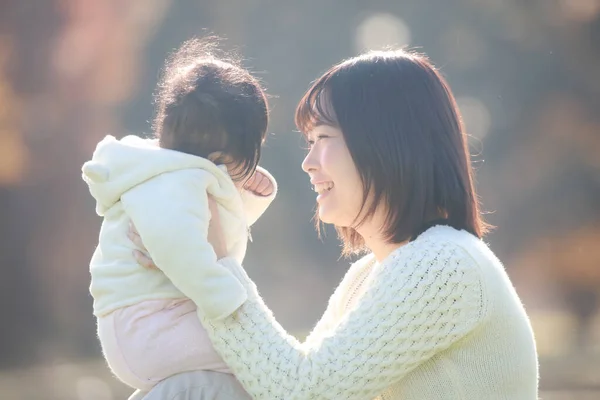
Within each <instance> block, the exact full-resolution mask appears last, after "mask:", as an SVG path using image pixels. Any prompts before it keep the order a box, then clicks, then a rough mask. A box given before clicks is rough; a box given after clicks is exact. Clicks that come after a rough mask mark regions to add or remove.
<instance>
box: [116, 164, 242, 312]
mask: <svg viewBox="0 0 600 400" xmlns="http://www.w3.org/2000/svg"><path fill="white" fill-rule="evenodd" d="M216 184H218V183H217V181H216V178H215V177H214V176H213V175H212V174H210V173H208V172H206V171H203V170H201V169H187V170H181V171H175V172H170V173H165V174H162V175H159V176H157V177H155V178H153V179H151V180H149V181H146V182H144V183H142V184H141V185H138V186H136V187H135V188H133V189H131V190H129V191H128V192H126V193H125V194H124V195H123V196H121V201H122V203H123V207H124V209H125V212H126V213H127V215H128V216H129V217H130V218H131V220H132V222H133V224H134V225H135V227H136V228H137V231H138V233H139V235H140V237H141V238H142V240H143V242H144V244H145V245H146V248H147V251H148V253H149V254H150V256H151V257H152V259H154V261H155V263H156V265H157V266H158V268H160V269H161V270H162V271H163V273H164V274H165V275H166V276H167V277H168V278H169V279H170V280H171V282H173V284H174V285H175V286H176V287H177V288H178V289H179V290H181V292H182V293H183V294H184V295H185V296H187V297H188V298H190V299H191V300H192V301H194V303H196V304H197V305H199V304H202V311H203V312H205V313H207V315H212V316H214V317H215V318H217V319H221V318H225V317H227V316H229V315H230V314H231V313H233V312H234V311H235V310H236V309H237V308H238V307H239V306H240V305H242V304H243V303H244V302H245V301H246V299H247V293H246V290H245V288H244V287H243V286H242V284H241V283H240V282H239V281H238V279H237V278H236V277H235V276H234V275H233V274H231V273H230V272H229V271H228V270H226V269H225V268H223V267H222V266H221V265H220V264H219V263H218V262H217V256H216V254H215V252H214V250H213V247H212V246H211V245H210V243H209V242H208V240H207V235H208V223H209V221H210V211H209V207H208V195H207V193H208V192H207V188H208V187H209V186H210V185H216ZM232 190H234V189H233V187H232ZM192 277H193V279H192ZM198 296H201V297H202V298H210V299H211V301H210V302H209V303H208V304H205V303H204V302H203V303H199V302H198V301H196V300H197V299H196V297H198Z"/></svg>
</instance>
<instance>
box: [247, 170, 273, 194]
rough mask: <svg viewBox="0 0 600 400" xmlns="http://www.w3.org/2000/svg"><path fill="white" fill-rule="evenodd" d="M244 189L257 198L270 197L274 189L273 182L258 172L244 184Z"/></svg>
mask: <svg viewBox="0 0 600 400" xmlns="http://www.w3.org/2000/svg"><path fill="white" fill-rule="evenodd" d="M244 189H245V190H247V191H249V192H252V193H254V194H255V195H257V196H270V195H271V194H272V193H273V190H274V187H273V184H272V183H271V180H270V179H269V178H267V176H266V175H265V174H263V173H262V172H260V171H259V170H256V171H255V172H254V174H252V176H251V177H250V178H249V179H248V180H247V181H246V183H244Z"/></svg>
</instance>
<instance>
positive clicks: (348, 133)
mask: <svg viewBox="0 0 600 400" xmlns="http://www.w3.org/2000/svg"><path fill="white" fill-rule="evenodd" d="M323 124H325V125H330V126H333V127H336V128H339V129H340V130H341V131H342V133H343V136H344V140H345V141H346V144H347V146H348V149H349V151H350V154H351V156H352V159H353V160H354V163H355V165H356V168H357V170H358V172H359V174H360V177H361V180H362V184H363V189H364V190H363V193H364V196H363V203H362V209H361V212H360V213H359V216H360V218H359V219H357V221H355V224H354V226H357V225H358V224H360V223H362V222H364V221H365V220H366V219H368V218H369V217H371V216H372V215H373V214H374V212H375V209H376V208H377V206H378V205H379V204H381V203H382V202H384V203H385V204H387V218H386V219H385V220H386V224H385V226H384V227H383V229H384V233H385V236H386V238H387V239H388V240H389V241H390V242H391V243H401V242H404V241H407V240H411V239H414V238H415V236H416V235H418V234H419V233H420V232H421V231H422V230H423V227H425V226H427V224H429V223H431V222H432V221H435V220H438V219H444V220H445V223H446V224H447V225H450V226H452V227H454V228H456V229H464V230H466V231H468V232H470V233H472V234H474V235H475V236H477V237H482V236H483V235H484V234H485V233H486V231H487V229H488V228H489V226H488V225H487V224H486V223H485V222H484V221H483V220H482V217H481V215H480V211H479V204H478V198H477V194H476V193H475V188H474V183H473V171H472V167H471V161H470V156H469V151H468V145H467V140H466V134H465V132H464V130H463V125H462V122H461V118H460V115H459V111H458V107H457V105H456V101H455V99H454V96H453V95H452V92H451V91H450V88H449V86H448V84H447V83H446V81H445V79H444V78H443V77H442V76H441V75H440V73H439V72H438V71H437V70H436V68H435V67H434V66H433V65H432V64H431V63H430V61H429V60H428V59H427V57H425V56H423V55H421V54H415V53H411V52H407V51H404V50H395V51H379V52H370V53H367V54H364V55H361V56H358V57H355V58H351V59H349V60H346V61H343V62H342V63H340V64H338V65H335V66H333V67H332V68H331V69H329V71H327V72H326V73H325V74H324V75H323V76H321V77H320V78H319V79H318V80H317V81H315V82H314V83H313V85H312V86H311V87H310V88H309V89H308V91H307V92H306V94H305V95H304V97H303V98H302V100H301V101H300V103H299V105H298V108H297V110H296V125H297V126H298V129H299V130H300V131H301V132H303V133H305V134H306V133H308V132H310V131H311V130H312V129H314V128H315V127H316V126H318V125H323ZM369 194H372V197H370V196H369ZM369 198H372V201H370V200H369ZM318 223H319V221H318V218H317V224H318ZM336 229H337V231H338V235H339V236H340V238H341V240H342V242H343V245H344V248H343V253H344V255H349V254H352V253H357V252H360V251H362V250H365V249H364V240H363V238H362V237H361V236H360V235H359V234H358V233H357V232H356V230H355V229H353V228H352V227H336Z"/></svg>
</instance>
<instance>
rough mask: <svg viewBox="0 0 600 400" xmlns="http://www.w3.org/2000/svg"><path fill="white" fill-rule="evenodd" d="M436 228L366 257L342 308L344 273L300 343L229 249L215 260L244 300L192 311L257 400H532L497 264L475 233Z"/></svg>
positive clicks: (527, 341)
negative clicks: (210, 311) (365, 268)
mask: <svg viewBox="0 0 600 400" xmlns="http://www.w3.org/2000/svg"><path fill="white" fill-rule="evenodd" d="M436 230H439V231H440V232H441V234H429V233H428V234H424V235H423V238H419V239H417V240H416V241H414V242H412V243H409V244H407V245H405V246H403V247H401V248H399V249H398V250H396V251H394V252H393V253H392V254H391V255H390V256H389V257H388V258H387V259H386V260H384V261H383V262H382V263H381V264H378V265H375V266H374V267H373V269H372V271H371V272H370V274H369V275H370V279H369V280H368V283H366V285H367V287H366V290H364V292H363V293H362V295H361V296H360V298H359V299H357V301H355V303H354V306H350V307H349V308H348V312H345V313H344V314H343V315H341V316H340V315H338V314H339V312H340V307H341V308H342V309H343V308H344V307H345V305H344V304H340V301H342V300H345V299H347V298H348V297H347V295H348V293H347V291H348V289H349V287H350V286H351V285H349V284H348V282H346V283H345V282H344V281H346V279H344V281H343V282H342V284H341V285H340V287H339V288H338V290H336V292H335V293H334V295H333V296H332V298H331V300H330V303H329V307H328V309H327V311H326V312H325V315H324V317H323V318H322V319H321V321H320V322H319V324H317V327H316V328H315V330H314V331H313V333H311V335H310V336H309V338H308V340H307V341H306V342H305V343H300V342H299V341H298V340H296V339H295V338H294V337H292V336H290V335H288V334H287V333H286V332H285V330H284V329H283V328H282V327H281V326H280V325H279V324H278V323H277V321H276V320H275V319H274V317H273V315H272V313H271V311H270V310H269V309H268V308H267V306H266V305H265V304H264V302H263V301H262V299H261V297H260V296H259V294H258V292H257V290H256V287H255V285H254V284H253V283H252V281H251V280H250V279H249V278H248V276H247V275H246V273H245V271H244V270H243V268H241V266H240V265H239V264H237V263H236V262H235V260H233V259H224V260H221V262H222V264H223V265H224V266H226V267H227V268H229V269H230V270H231V271H232V272H233V273H234V274H235V275H236V276H237V277H238V279H240V280H241V281H242V282H243V283H244V285H245V287H246V290H247V291H248V294H249V298H248V300H247V301H246V302H245V303H244V304H243V305H242V306H241V307H240V308H239V309H238V310H237V312H236V313H234V314H233V315H232V316H230V317H228V318H225V319H223V320H219V321H217V320H211V319H208V318H206V317H204V316H202V315H201V316H200V317H201V318H202V319H203V323H204V326H205V328H206V329H207V331H208V333H209V336H210V337H211V340H212V341H213V344H214V346H215V348H216V349H217V351H218V352H219V353H220V354H221V355H222V357H223V358H224V360H225V361H226V362H227V364H228V365H229V366H230V368H231V370H232V371H233V372H234V373H235V375H236V376H237V378H238V379H239V380H240V382H241V383H242V384H243V385H244V387H245V389H246V390H247V391H248V392H249V393H250V395H251V396H252V397H253V398H256V399H286V400H292V399H373V398H379V399H394V400H395V399H403V400H410V399H425V398H427V399H469V400H471V399H473V400H474V399H481V398H486V399H511V400H515V399H531V400H533V399H535V398H536V397H537V396H536V395H537V362H536V354H535V344H534V342H533V336H532V333H531V329H530V325H529V323H528V320H527V318H526V316H525V314H524V311H523V309H522V306H521V304H520V302H519V301H518V297H516V293H515V292H514V289H513V288H512V286H511V285H510V281H509V280H508V278H507V277H506V276H505V273H504V270H503V269H502V268H501V265H500V264H499V263H497V262H496V259H495V258H493V255H492V253H491V252H489V250H486V249H487V247H486V246H485V244H483V242H481V241H479V240H478V239H476V238H475V237H473V236H471V235H469V234H467V233H466V232H458V231H455V230H453V229H452V228H447V227H443V228H442V227H439V228H433V229H432V231H433V232H436ZM455 238H457V239H458V240H456V241H455V240H453V239H455ZM465 238H466V239H465ZM459 242H460V244H458V243H459ZM465 246H466V247H467V248H468V251H467V250H465ZM469 246H470V248H469ZM472 254H475V256H474V257H472ZM476 260H477V261H476ZM348 274H349V275H351V276H352V277H351V278H349V279H348V281H354V279H355V278H356V277H357V276H360V275H361V274H360V273H358V272H356V271H352V269H351V271H349V273H348ZM492 284H493V285H496V286H494V287H493V289H491V290H490V289H489V288H490V287H491V285H492ZM490 299H492V300H493V301H492V302H490ZM342 303H345V301H342ZM503 307H504V308H503ZM496 315H497V319H494V318H495V317H496ZM488 324H491V325H489V326H487V325H488ZM494 324H497V325H494ZM377 396H380V397H377Z"/></svg>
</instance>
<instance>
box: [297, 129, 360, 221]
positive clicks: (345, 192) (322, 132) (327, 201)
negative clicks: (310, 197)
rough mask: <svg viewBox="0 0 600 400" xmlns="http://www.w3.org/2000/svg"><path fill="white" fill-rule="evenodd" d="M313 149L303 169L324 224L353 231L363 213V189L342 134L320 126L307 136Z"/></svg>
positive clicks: (337, 130) (303, 164) (339, 131)
mask: <svg viewBox="0 0 600 400" xmlns="http://www.w3.org/2000/svg"><path fill="white" fill-rule="evenodd" d="M307 139H308V142H309V145H310V150H309V152H308V155H307V156H306V158H305V159H304V161H303V162H302V169H303V170H304V172H306V173H307V174H308V175H309V176H310V182H311V184H312V185H313V188H314V190H315V192H316V193H317V194H318V195H317V205H318V212H319V218H320V219H321V221H323V222H325V223H328V224H334V225H337V226H340V227H351V226H352V225H353V222H354V221H355V220H356V217H357V215H358V213H359V211H360V207H361V204H362V196H363V187H362V182H361V179H360V176H359V174H358V171H357V170H356V166H355V165H354V161H353V160H352V157H351V156H350V152H349V150H348V147H347V146H346V141H345V140H344V136H343V134H342V131H341V130H339V129H338V128H334V127H332V126H327V125H320V126H317V127H315V128H314V129H313V130H312V131H310V132H309V133H308V134H307Z"/></svg>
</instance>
